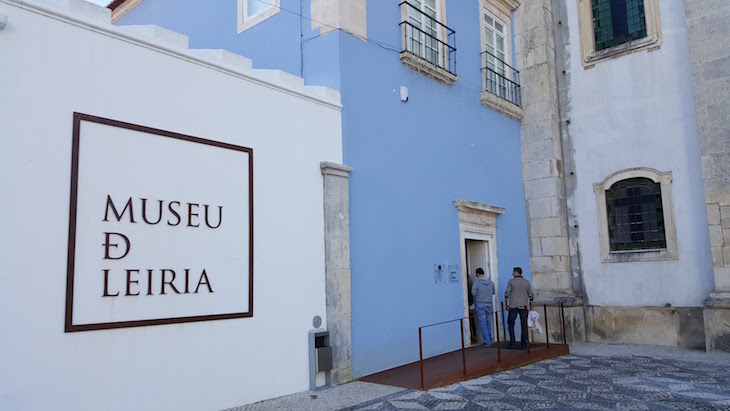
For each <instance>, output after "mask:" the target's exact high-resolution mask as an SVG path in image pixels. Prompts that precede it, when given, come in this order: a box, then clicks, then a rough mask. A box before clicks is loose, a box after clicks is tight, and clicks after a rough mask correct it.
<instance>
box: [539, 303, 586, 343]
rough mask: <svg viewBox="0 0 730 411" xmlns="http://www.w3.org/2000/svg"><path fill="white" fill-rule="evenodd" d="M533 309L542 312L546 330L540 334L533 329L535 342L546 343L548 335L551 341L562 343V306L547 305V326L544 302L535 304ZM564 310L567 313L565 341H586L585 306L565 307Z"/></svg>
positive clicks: (541, 317)
mask: <svg viewBox="0 0 730 411" xmlns="http://www.w3.org/2000/svg"><path fill="white" fill-rule="evenodd" d="M532 310H533V311H537V312H538V313H539V314H540V325H541V326H542V328H543V330H544V331H546V332H545V333H544V334H539V333H537V332H534V331H533V332H532V337H531V338H534V340H535V342H539V343H544V342H545V337H546V336H548V337H550V342H551V343H559V344H562V343H563V325H562V324H561V322H560V308H559V307H557V306H552V305H548V306H547V327H546V326H545V319H544V317H545V309H544V308H543V306H542V303H535V304H533V307H532ZM563 311H564V315H565V342H566V343H568V344H573V343H576V342H584V341H585V340H586V334H585V329H586V327H585V321H584V320H585V315H584V313H583V307H582V306H572V307H564V308H563Z"/></svg>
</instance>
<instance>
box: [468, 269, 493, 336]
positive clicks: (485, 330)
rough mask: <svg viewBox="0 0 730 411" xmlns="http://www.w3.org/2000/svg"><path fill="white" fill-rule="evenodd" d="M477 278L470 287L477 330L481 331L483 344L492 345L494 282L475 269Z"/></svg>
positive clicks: (481, 271) (482, 271)
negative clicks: (477, 323)
mask: <svg viewBox="0 0 730 411" xmlns="http://www.w3.org/2000/svg"><path fill="white" fill-rule="evenodd" d="M476 273H477V278H476V280H475V281H474V285H472V286H471V295H473V296H474V304H475V305H476V310H477V319H478V320H479V328H481V329H482V336H483V337H484V344H486V345H489V344H491V343H492V312H494V309H493V303H492V297H493V296H494V282H492V279H491V278H485V277H484V270H482V268H481V267H480V268H477V271H476Z"/></svg>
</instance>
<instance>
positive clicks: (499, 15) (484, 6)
mask: <svg viewBox="0 0 730 411" xmlns="http://www.w3.org/2000/svg"><path fill="white" fill-rule="evenodd" d="M519 6H520V2H519V1H518V0H479V13H477V14H478V18H479V37H480V39H481V51H482V52H485V51H487V39H486V34H485V32H484V28H485V23H484V15H485V14H487V15H489V16H490V17H491V18H493V19H495V20H496V21H498V22H499V23H500V24H502V25H503V27H504V33H503V34H504V36H505V39H504V40H505V45H504V46H505V53H504V54H505V60H504V62H505V63H506V64H509V65H510V66H512V67H514V66H515V63H514V60H513V58H512V39H513V37H514V36H513V33H512V12H513V11H514V10H516V9H517V7H519ZM479 64H481V67H479V68H480V73H481V75H480V77H481V78H482V92H481V96H480V99H481V102H482V105H483V106H484V107H487V108H489V109H492V110H494V111H497V112H499V113H502V114H504V115H506V116H507V117H510V118H512V119H515V120H520V119H521V118H522V109H521V108H520V107H518V106H516V105H514V104H512V102H510V101H508V100H506V99H503V98H502V97H500V96H498V95H496V94H493V93H491V92H489V91H487V90H486V89H487V79H486V77H485V73H484V70H481V68H482V67H485V66H486V59H480V61H479ZM505 71H506V72H507V75H506V76H505V77H506V78H508V79H509V80H512V81H514V80H515V79H514V78H513V75H514V73H513V72H511V70H508V69H506V70H505Z"/></svg>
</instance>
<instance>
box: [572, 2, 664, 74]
mask: <svg viewBox="0 0 730 411" xmlns="http://www.w3.org/2000/svg"><path fill="white" fill-rule="evenodd" d="M644 16H645V18H646V37H644V38H641V39H636V40H632V41H629V42H627V43H623V44H619V45H617V46H613V47H609V48H607V49H604V50H601V51H598V52H597V51H596V38H595V36H594V33H593V7H592V0H578V27H579V30H580V51H581V61H582V63H583V68H584V69H589V68H592V67H593V66H595V65H596V64H597V63H600V62H603V61H606V60H610V59H613V58H617V57H621V56H623V55H626V54H630V53H635V52H637V51H642V50H649V51H653V50H657V49H659V47H661V44H662V30H661V22H660V19H659V2H658V0H644Z"/></svg>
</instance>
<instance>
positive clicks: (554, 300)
mask: <svg viewBox="0 0 730 411" xmlns="http://www.w3.org/2000/svg"><path fill="white" fill-rule="evenodd" d="M532 303H533V304H537V305H542V304H545V305H547V306H558V305H560V304H563V306H564V307H582V306H583V299H582V298H581V297H577V296H575V295H571V294H567V293H565V294H563V293H547V292H543V293H540V291H537V292H536V293H535V299H534V300H533V301H532Z"/></svg>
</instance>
